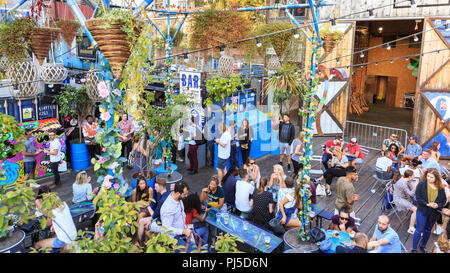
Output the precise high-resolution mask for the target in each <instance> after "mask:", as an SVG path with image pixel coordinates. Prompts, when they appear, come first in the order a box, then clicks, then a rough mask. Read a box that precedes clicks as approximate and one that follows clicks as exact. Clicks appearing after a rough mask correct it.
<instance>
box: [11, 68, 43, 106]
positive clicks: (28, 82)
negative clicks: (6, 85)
mask: <svg viewBox="0 0 450 273" xmlns="http://www.w3.org/2000/svg"><path fill="white" fill-rule="evenodd" d="M6 75H7V77H8V78H9V79H11V81H12V84H13V86H10V93H11V95H12V96H13V97H15V98H20V99H25V98H33V97H35V96H36V95H37V94H38V93H39V74H38V71H37V68H36V65H35V64H34V63H33V61H31V60H30V59H26V60H22V61H18V62H11V63H10V65H9V67H8V69H7V70H6ZM14 90H19V92H16V91H14Z"/></svg>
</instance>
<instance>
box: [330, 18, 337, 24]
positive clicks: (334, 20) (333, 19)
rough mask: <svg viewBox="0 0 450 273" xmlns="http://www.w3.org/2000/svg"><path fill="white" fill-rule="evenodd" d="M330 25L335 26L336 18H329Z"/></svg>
mask: <svg viewBox="0 0 450 273" xmlns="http://www.w3.org/2000/svg"><path fill="white" fill-rule="evenodd" d="M330 21H331V25H332V26H335V25H336V18H331V20H330Z"/></svg>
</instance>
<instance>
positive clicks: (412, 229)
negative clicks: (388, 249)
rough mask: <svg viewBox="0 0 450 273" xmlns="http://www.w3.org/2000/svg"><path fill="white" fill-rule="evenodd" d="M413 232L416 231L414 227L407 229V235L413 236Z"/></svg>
mask: <svg viewBox="0 0 450 273" xmlns="http://www.w3.org/2000/svg"><path fill="white" fill-rule="evenodd" d="M414 231H416V229H415V228H414V227H409V229H408V233H409V234H411V235H414Z"/></svg>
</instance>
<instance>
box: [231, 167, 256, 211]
mask: <svg viewBox="0 0 450 273" xmlns="http://www.w3.org/2000/svg"><path fill="white" fill-rule="evenodd" d="M239 175H240V176H241V180H238V181H237V182H236V198H235V204H236V208H237V209H238V210H239V211H240V212H241V217H242V218H244V219H247V217H248V214H249V213H250V211H251V210H252V208H253V207H252V206H253V204H252V203H253V202H252V195H253V192H254V191H255V186H254V185H252V184H250V182H249V181H248V173H247V170H246V169H244V168H240V169H239Z"/></svg>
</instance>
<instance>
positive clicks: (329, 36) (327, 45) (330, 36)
mask: <svg viewBox="0 0 450 273" xmlns="http://www.w3.org/2000/svg"><path fill="white" fill-rule="evenodd" d="M342 36H343V33H342V31H340V30H337V29H336V30H332V29H331V28H330V25H329V24H326V25H325V27H324V28H323V29H322V30H320V37H321V38H322V41H323V49H324V50H325V53H330V52H331V50H333V48H334V45H335V44H336V41H337V40H339V39H341V38H342Z"/></svg>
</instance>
